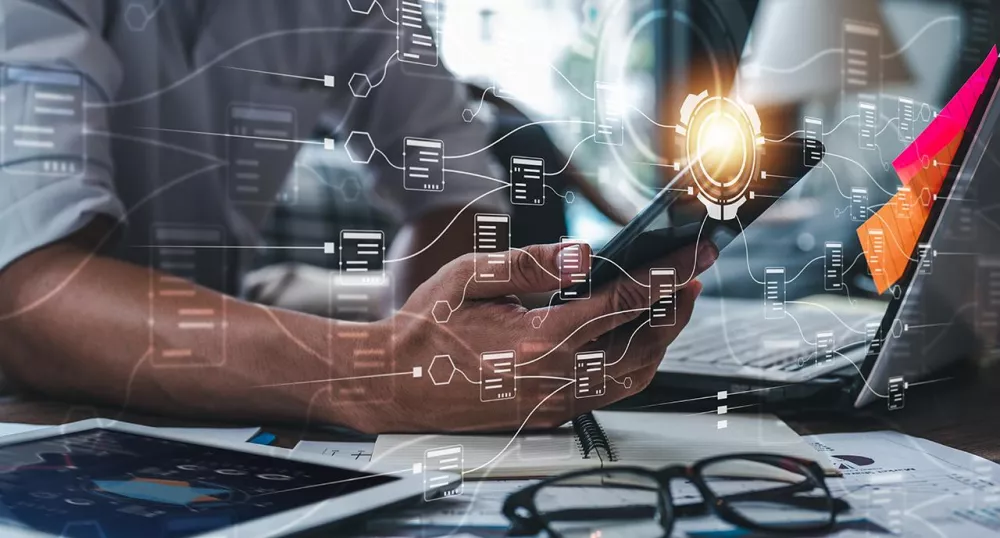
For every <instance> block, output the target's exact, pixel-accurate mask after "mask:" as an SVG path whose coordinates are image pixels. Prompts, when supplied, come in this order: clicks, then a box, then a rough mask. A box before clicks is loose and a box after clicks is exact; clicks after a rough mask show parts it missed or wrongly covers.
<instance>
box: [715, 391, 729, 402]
mask: <svg viewBox="0 0 1000 538" xmlns="http://www.w3.org/2000/svg"><path fill="white" fill-rule="evenodd" d="M716 398H717V399H719V400H725V399H726V398H729V391H725V390H720V391H719V393H718V394H717V395H716Z"/></svg>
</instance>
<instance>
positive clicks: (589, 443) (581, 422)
mask: <svg viewBox="0 0 1000 538" xmlns="http://www.w3.org/2000/svg"><path fill="white" fill-rule="evenodd" d="M573 431H574V432H576V438H577V442H578V444H579V447H580V453H581V454H583V458H584V459H590V453H591V452H593V451H595V450H597V449H604V451H605V452H606V453H607V454H608V458H610V461H617V460H618V458H617V456H616V455H615V450H614V447H612V446H611V441H610V440H608V436H607V434H606V433H605V432H604V428H602V427H601V424H600V423H599V422H597V419H596V418H594V415H593V414H591V413H587V414H586V415H580V416H579V417H576V418H575V419H573Z"/></svg>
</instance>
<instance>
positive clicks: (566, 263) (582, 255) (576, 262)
mask: <svg viewBox="0 0 1000 538" xmlns="http://www.w3.org/2000/svg"><path fill="white" fill-rule="evenodd" d="M562 244H563V245H564V246H563V249H562V250H560V251H559V271H560V272H561V274H564V275H569V276H570V282H571V284H570V287H568V288H563V289H561V290H559V298H560V299H562V300H563V301H577V300H580V299H589V298H590V255H589V254H588V253H587V251H585V250H584V248H583V243H581V242H580V241H577V240H575V239H572V238H569V237H563V238H562Z"/></svg>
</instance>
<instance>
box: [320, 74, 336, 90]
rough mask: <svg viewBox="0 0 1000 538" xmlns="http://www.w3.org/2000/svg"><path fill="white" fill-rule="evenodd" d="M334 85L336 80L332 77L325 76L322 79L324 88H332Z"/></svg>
mask: <svg viewBox="0 0 1000 538" xmlns="http://www.w3.org/2000/svg"><path fill="white" fill-rule="evenodd" d="M336 83H337V78H336V77H334V76H333V75H326V76H325V77H323V85H324V86H326V87H327V88H332V87H334V86H335V85H336Z"/></svg>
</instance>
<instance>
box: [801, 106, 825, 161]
mask: <svg viewBox="0 0 1000 538" xmlns="http://www.w3.org/2000/svg"><path fill="white" fill-rule="evenodd" d="M803 130H804V131H805V135H806V136H805V138H806V140H805V144H804V145H803V146H802V152H803V155H802V158H803V162H804V163H805V165H806V166H808V167H809V168H815V167H816V166H819V163H820V162H822V161H823V120H821V119H819V118H810V117H808V116H807V117H806V118H805V120H804V122H803Z"/></svg>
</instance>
